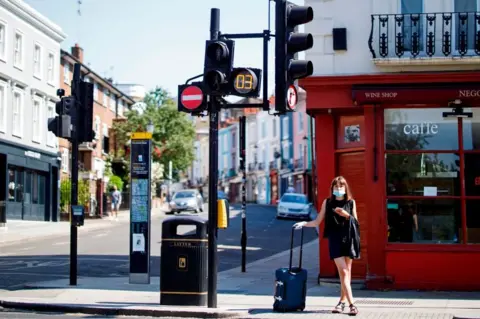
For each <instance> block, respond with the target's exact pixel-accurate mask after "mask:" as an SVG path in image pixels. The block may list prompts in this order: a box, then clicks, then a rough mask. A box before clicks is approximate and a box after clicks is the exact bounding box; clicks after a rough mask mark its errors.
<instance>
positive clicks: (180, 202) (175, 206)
mask: <svg viewBox="0 0 480 319" xmlns="http://www.w3.org/2000/svg"><path fill="white" fill-rule="evenodd" d="M169 206H170V214H174V213H180V212H186V211H193V212H195V213H197V214H198V213H200V212H203V197H202V195H200V193H199V192H198V190H196V189H186V190H181V191H178V192H177V193H176V194H175V195H173V198H172V200H171V201H170V203H169Z"/></svg>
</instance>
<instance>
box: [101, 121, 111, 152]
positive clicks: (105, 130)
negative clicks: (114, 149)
mask: <svg viewBox="0 0 480 319" xmlns="http://www.w3.org/2000/svg"><path fill="white" fill-rule="evenodd" d="M102 136H103V140H102V152H104V153H106V154H108V153H109V151H110V147H109V146H110V145H109V144H110V140H109V138H108V126H107V124H105V123H104V124H102Z"/></svg>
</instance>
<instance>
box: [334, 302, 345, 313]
mask: <svg viewBox="0 0 480 319" xmlns="http://www.w3.org/2000/svg"><path fill="white" fill-rule="evenodd" d="M344 309H345V303H344V302H341V301H339V302H338V304H337V305H336V306H335V308H333V310H332V313H342V312H343V310H344Z"/></svg>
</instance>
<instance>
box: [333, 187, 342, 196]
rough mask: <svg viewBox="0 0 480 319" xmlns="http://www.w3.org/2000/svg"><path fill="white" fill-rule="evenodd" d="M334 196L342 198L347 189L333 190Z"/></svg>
mask: <svg viewBox="0 0 480 319" xmlns="http://www.w3.org/2000/svg"><path fill="white" fill-rule="evenodd" d="M333 195H335V196H338V197H341V196H344V195H345V187H340V188H337V189H334V190H333Z"/></svg>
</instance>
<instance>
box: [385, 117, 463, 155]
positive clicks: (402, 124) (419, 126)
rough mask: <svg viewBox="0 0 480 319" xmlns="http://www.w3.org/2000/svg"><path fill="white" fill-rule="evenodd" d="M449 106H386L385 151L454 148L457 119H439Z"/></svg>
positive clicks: (456, 136)
mask: <svg viewBox="0 0 480 319" xmlns="http://www.w3.org/2000/svg"><path fill="white" fill-rule="evenodd" d="M450 111H451V109H443V108H435V109H387V110H385V112H384V120H385V149H386V150H458V121H457V119H456V118H443V116H442V113H443V112H450Z"/></svg>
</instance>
